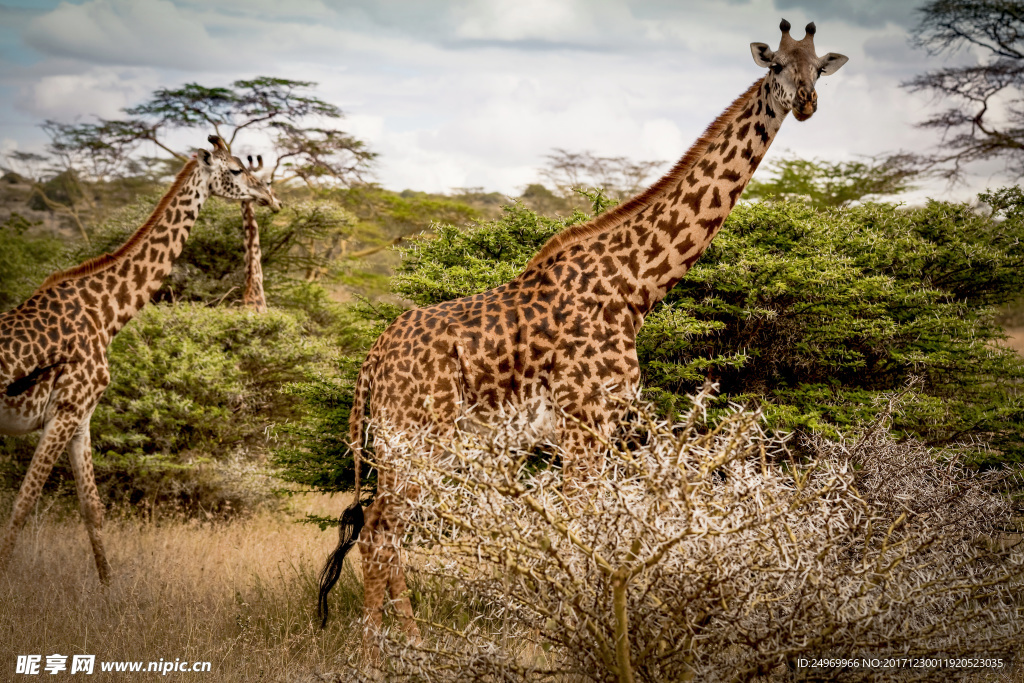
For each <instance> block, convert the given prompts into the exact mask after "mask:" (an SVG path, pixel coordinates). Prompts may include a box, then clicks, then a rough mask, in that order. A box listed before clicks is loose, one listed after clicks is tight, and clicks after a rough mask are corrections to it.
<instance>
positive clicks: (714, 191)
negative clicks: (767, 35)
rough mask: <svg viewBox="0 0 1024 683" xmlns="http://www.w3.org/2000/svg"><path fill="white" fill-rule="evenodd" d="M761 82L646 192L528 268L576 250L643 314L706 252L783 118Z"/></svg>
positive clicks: (570, 234) (559, 241) (567, 237)
mask: <svg viewBox="0 0 1024 683" xmlns="http://www.w3.org/2000/svg"><path fill="white" fill-rule="evenodd" d="M766 81H767V78H762V79H760V80H759V81H757V82H756V83H754V84H753V85H752V86H751V87H750V88H749V89H748V90H747V91H746V92H745V93H743V95H741V96H740V97H739V98H737V99H736V100H735V101H734V102H733V103H732V104H731V105H730V106H729V107H728V108H726V110H725V111H724V112H723V113H722V114H721V115H720V116H719V117H718V118H717V119H716V120H715V121H714V122H713V123H712V124H711V125H710V126H709V127H708V129H707V130H706V131H705V133H704V134H703V135H702V136H701V137H700V138H699V139H698V140H697V142H696V143H695V144H694V145H693V147H691V148H690V150H689V151H688V152H687V153H686V154H685V155H684V156H683V158H682V159H680V161H679V162H678V163H677V164H676V165H675V167H673V169H672V170H671V171H669V172H668V173H667V174H666V175H665V176H664V177H662V178H661V179H660V180H659V181H658V182H656V183H655V184H654V185H653V186H651V188H649V189H648V190H647V191H645V192H644V193H642V194H640V195H638V196H637V197H634V198H633V199H631V200H629V201H628V202H626V203H624V204H621V205H619V206H618V207H616V208H615V209H613V210H612V211H609V212H608V213H606V214H604V215H602V216H599V217H598V218H597V219H595V220H594V221H592V222H591V223H589V224H586V225H583V226H579V227H576V228H572V229H570V230H569V231H566V232H565V233H563V234H561V235H559V236H556V237H555V238H553V239H552V240H551V241H550V242H549V243H548V244H547V245H545V246H544V248H542V249H541V251H540V252H538V254H537V256H535V257H534V259H533V261H532V262H531V265H532V264H541V263H542V262H544V261H545V260H546V259H550V258H551V257H553V256H556V254H557V253H559V252H565V251H566V250H567V249H569V248H571V247H573V246H576V245H579V246H580V247H582V248H583V249H582V253H583V254H585V255H586V256H585V257H584V258H586V260H587V261H589V262H591V263H592V267H591V269H592V270H594V269H596V279H597V280H598V281H601V282H603V283H605V286H604V287H603V291H606V292H607V293H608V294H607V296H610V297H613V298H617V299H621V298H625V299H626V301H627V302H628V303H629V305H630V307H631V308H632V309H633V310H634V311H636V312H637V313H638V314H639V315H640V316H643V315H646V313H647V312H648V311H650V309H651V307H652V306H654V304H655V303H657V302H658V301H660V300H661V299H662V298H664V296H665V295H666V294H667V293H668V291H669V290H670V289H671V288H672V286H673V285H675V283H676V282H678V281H679V280H680V279H681V278H682V277H683V275H685V274H686V272H687V271H688V270H689V269H690V267H691V266H692V265H693V264H694V262H695V261H696V260H697V259H698V258H699V257H700V255H701V254H702V253H704V250H705V249H707V247H708V245H709V244H710V243H711V240H712V239H714V237H715V235H716V234H717V233H718V230H719V229H720V228H721V226H722V223H723V222H724V221H725V218H726V217H727V216H728V215H729V213H730V212H731V211H732V209H733V207H734V206H735V205H736V201H737V200H738V199H739V197H740V194H741V193H742V192H743V188H744V187H746V185H747V182H748V181H749V180H750V178H751V176H752V175H753V174H754V171H755V170H756V169H757V166H758V164H759V163H760V161H761V159H762V158H763V157H764V155H765V153H766V152H767V151H768V147H769V145H771V143H772V140H773V139H774V137H775V134H776V133H777V132H778V130H779V127H780V125H781V124H782V120H783V119H784V118H785V116H786V114H787V113H788V110H785V109H783V108H782V107H781V106H780V105H779V104H778V102H777V101H776V100H775V97H774V95H773V94H772V93H771V92H770V87H769V84H768V83H767V82H766ZM528 269H529V266H528Z"/></svg>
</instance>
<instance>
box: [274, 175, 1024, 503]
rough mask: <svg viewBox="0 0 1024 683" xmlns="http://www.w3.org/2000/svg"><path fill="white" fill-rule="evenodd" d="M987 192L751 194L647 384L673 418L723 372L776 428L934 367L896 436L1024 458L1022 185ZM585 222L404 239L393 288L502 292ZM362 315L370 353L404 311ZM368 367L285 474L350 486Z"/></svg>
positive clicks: (695, 272)
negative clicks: (1009, 325) (356, 408)
mask: <svg viewBox="0 0 1024 683" xmlns="http://www.w3.org/2000/svg"><path fill="white" fill-rule="evenodd" d="M982 199H983V200H985V201H987V202H988V203H989V204H990V205H991V206H992V207H993V212H992V213H990V214H987V215H986V214H981V213H978V212H977V211H975V210H973V209H972V208H971V207H970V206H969V205H967V204H956V203H948V202H931V203H929V204H928V205H927V206H925V207H921V208H914V209H905V208H901V207H899V206H895V205H890V204H867V205H863V206H860V207H857V208H852V209H833V210H816V209H814V208H812V207H811V206H809V205H807V204H804V203H796V202H789V203H787V202H765V203H758V204H741V205H740V206H738V207H737V208H736V210H735V211H734V212H733V213H732V215H731V216H730V218H729V219H728V221H727V223H726V225H725V227H724V229H723V230H722V232H721V234H720V235H719V236H718V237H717V238H716V240H715V241H714V242H713V243H712V245H711V248H709V249H708V251H707V252H706V253H705V254H704V255H703V256H702V258H701V259H700V260H699V261H698V262H697V264H696V265H695V267H694V268H693V269H692V270H691V271H690V273H689V274H688V275H687V277H685V278H684V279H683V280H682V281H681V282H680V283H679V284H678V285H677V286H676V287H675V288H674V289H673V290H672V291H671V292H670V293H669V295H668V296H667V297H666V299H665V300H664V302H662V303H661V304H659V305H658V306H656V307H655V309H654V310H653V311H652V312H651V313H650V315H649V316H648V317H647V319H646V321H645V323H644V326H643V327H642V328H641V330H640V334H639V338H638V354H639V357H640V362H641V370H642V381H643V386H644V388H645V391H646V394H647V396H648V397H650V398H652V399H654V400H655V401H656V402H657V404H658V405H659V406H660V408H661V409H662V410H663V411H665V412H666V413H672V412H674V411H675V410H676V409H677V408H678V407H680V406H683V405H686V403H685V400H684V397H685V396H686V395H687V394H689V393H693V392H694V390H695V389H697V388H698V387H699V385H700V384H701V383H702V382H704V381H705V380H706V379H707V378H709V377H710V378H712V379H715V380H716V381H718V382H719V383H720V385H721V391H722V395H721V396H722V397H721V402H720V405H723V404H724V403H725V402H726V401H740V402H754V403H759V404H761V405H762V406H763V407H764V409H765V411H766V413H767V415H768V418H769V421H770V424H771V425H773V426H774V427H775V428H777V429H780V430H804V431H807V432H817V433H822V434H826V435H829V436H835V435H836V434H837V433H841V432H845V431H847V430H849V429H851V428H853V427H855V426H857V425H861V424H864V423H865V422H866V421H867V420H870V419H871V418H873V417H874V416H875V415H876V414H877V413H878V411H879V410H881V408H882V405H881V403H880V400H881V398H882V397H883V396H884V395H886V394H888V393H890V392H892V391H894V390H899V389H902V388H904V387H905V386H906V384H907V383H908V382H910V381H911V380H912V379H913V378H919V381H917V383H916V384H915V387H916V389H915V391H914V392H912V393H911V395H910V396H909V397H908V398H907V399H906V405H905V406H904V408H903V411H902V413H901V414H900V415H898V416H896V417H895V418H894V429H895V431H896V433H897V434H900V433H902V434H907V435H914V436H916V437H918V438H920V439H921V440H923V441H925V442H926V443H927V444H930V445H939V444H942V445H949V444H958V443H962V444H973V445H974V446H986V447H988V449H986V448H985V447H982V448H977V449H974V450H973V455H974V457H975V458H977V459H978V460H980V461H984V462H999V461H1004V462H1005V461H1019V460H1021V459H1024V441H1022V439H1021V433H1022V427H1024V404H1022V401H1021V399H1020V396H1019V389H1020V387H1021V383H1022V380H1024V363H1022V361H1021V359H1020V358H1019V357H1018V356H1017V355H1016V354H1015V353H1013V352H1012V351H1010V350H1008V349H1006V348H1003V347H1001V346H1000V344H999V341H1000V339H1001V338H1002V331H1001V329H1000V327H999V326H998V324H997V323H996V321H995V318H994V307H996V306H999V305H1001V304H1003V303H1005V302H1006V301H1008V300H1010V299H1012V298H1013V297H1014V296H1016V295H1017V293H1019V292H1020V291H1021V290H1022V288H1024V262H1022V261H1024V246H1022V244H1024V197H1022V196H1021V193H1020V191H1019V190H1017V189H1016V188H1014V189H1010V190H1003V191H1000V192H997V193H992V194H989V195H984V196H983V197H982ZM584 218H585V217H584V216H583V215H582V214H578V213H577V214H574V215H573V216H572V217H570V218H569V219H567V220H565V221H559V220H552V219H547V218H543V217H541V216H538V215H536V214H535V213H533V212H532V211H529V210H528V209H526V208H524V207H522V206H514V207H510V208H508V209H507V210H506V213H505V215H504V216H503V217H502V218H501V219H499V220H496V221H491V222H487V223H483V224H480V225H478V226H476V227H473V228H467V229H460V228H454V227H450V226H441V227H438V228H437V229H436V230H435V232H436V233H437V235H438V237H437V239H434V240H429V241H427V240H424V241H416V242H413V243H412V244H411V246H410V247H408V248H406V249H404V250H403V251H404V259H403V262H402V265H401V267H400V269H399V272H398V273H397V274H396V276H395V278H394V280H393V289H394V291H395V292H396V293H398V294H400V295H402V296H403V297H405V298H407V299H409V300H411V301H413V302H414V303H416V304H417V305H421V306H426V305H430V304H434V303H438V302H440V301H444V300H447V299H451V298H455V297H460V296H466V295H470V294H474V293H477V292H480V291H483V290H486V289H488V288H490V287H493V286H495V285H498V284H500V283H502V282H505V281H507V280H508V279H510V278H512V277H514V276H515V275H516V274H517V273H518V272H520V270H521V269H522V267H523V266H524V265H525V263H526V262H527V261H528V260H529V258H530V256H531V255H532V254H533V253H534V252H535V251H536V250H537V249H538V248H539V247H540V245H542V244H543V243H544V242H545V241H546V240H547V239H548V238H549V237H550V236H551V235H553V234H555V233H556V232H558V231H559V230H561V229H563V228H564V227H565V226H567V225H570V224H573V223H576V222H579V221H581V220H583V219H584ZM364 312H365V313H366V314H367V315H368V316H370V317H374V316H375V317H376V319H377V320H376V323H377V324H376V325H375V326H374V327H373V328H372V333H371V335H370V336H369V337H368V338H367V340H366V343H365V346H366V347H367V348H368V347H369V344H370V343H371V342H372V338H373V337H374V336H375V335H376V334H379V333H380V332H381V331H382V330H383V329H384V327H385V326H386V325H387V324H388V323H389V322H390V321H391V320H393V319H394V318H395V317H397V315H398V314H399V313H400V312H401V309H400V308H397V307H390V308H389V307H381V306H378V307H377V308H371V307H365V308H364ZM354 368H355V365H352V366H351V369H349V370H348V371H347V372H346V373H345V375H344V377H343V378H342V380H340V381H338V382H334V383H331V382H328V381H325V382H324V383H321V384H319V385H317V386H316V387H308V386H307V387H306V390H305V393H304V395H305V396H306V398H307V400H308V401H309V403H310V406H311V418H310V419H312V420H314V421H319V422H318V423H317V424H318V425H319V426H320V427H322V428H323V430H325V431H329V432H330V433H331V435H330V436H329V437H327V438H324V437H318V438H319V441H318V442H317V445H316V449H315V455H316V457H315V460H316V462H313V460H314V459H312V458H311V461H307V462H304V463H303V464H302V469H301V471H299V470H292V471H289V472H287V476H289V477H294V478H296V479H297V480H302V481H305V482H308V483H313V484H316V485H322V486H324V488H327V489H338V488H342V487H343V486H342V484H341V482H345V485H347V482H348V478H347V476H343V473H347V472H349V471H350V460H349V458H350V456H349V454H348V452H347V448H346V447H345V435H346V433H347V427H346V425H347V414H348V410H349V409H350V403H351V395H350V394H351V379H352V377H353V376H354ZM313 450H314V449H311V451H313ZM283 464H285V465H286V467H294V463H283ZM325 472H329V473H330V474H329V476H328V475H327V474H325Z"/></svg>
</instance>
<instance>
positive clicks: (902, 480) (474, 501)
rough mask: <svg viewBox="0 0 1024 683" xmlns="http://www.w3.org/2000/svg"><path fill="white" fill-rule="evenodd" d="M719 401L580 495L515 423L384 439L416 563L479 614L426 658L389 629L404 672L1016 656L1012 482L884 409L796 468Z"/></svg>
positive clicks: (747, 419) (633, 439)
mask: <svg viewBox="0 0 1024 683" xmlns="http://www.w3.org/2000/svg"><path fill="white" fill-rule="evenodd" d="M708 398H709V395H708V393H707V391H705V392H702V393H701V394H700V395H698V396H697V397H695V399H694V404H693V407H692V409H691V411H690V412H689V413H688V414H687V415H685V416H684V419H683V421H682V422H681V423H678V424H669V423H665V422H663V421H660V420H659V419H658V418H657V417H656V416H655V414H654V412H653V411H652V410H651V409H650V408H648V407H646V406H643V405H642V404H641V405H640V406H639V408H636V409H635V410H634V411H633V412H632V417H631V418H630V420H629V421H628V422H627V423H626V424H625V425H624V432H623V433H622V436H621V439H620V441H618V442H617V443H618V445H617V446H615V447H613V448H611V449H610V450H609V452H608V454H607V455H606V459H605V462H606V463H607V464H606V467H605V469H604V471H603V472H602V473H601V474H600V476H597V477H595V478H594V479H593V480H592V481H590V482H589V483H588V485H587V486H585V487H583V488H580V489H574V490H573V491H572V492H571V493H567V492H566V491H565V490H564V489H563V486H562V483H563V482H562V478H561V472H560V470H559V469H557V468H555V467H550V466H548V465H547V464H546V463H547V458H538V457H536V456H535V454H534V453H532V452H530V451H524V450H521V449H518V448H516V447H514V444H515V443H516V439H514V438H508V437H509V436H510V435H509V434H508V432H507V429H508V428H509V427H508V426H507V425H505V426H503V425H497V426H496V427H495V428H494V429H492V430H489V431H485V432H484V433H467V432H460V433H458V434H457V435H455V437H453V438H451V439H444V440H438V439H436V438H434V436H432V435H431V434H429V433H427V434H422V435H417V436H415V437H413V438H408V437H405V436H403V437H401V438H398V437H395V436H393V435H391V436H384V435H382V436H384V438H387V439H388V441H389V443H390V444H391V447H390V448H388V449H387V450H388V468H389V469H390V470H391V471H392V473H393V474H394V476H395V477H396V479H397V480H399V481H403V482H406V483H407V485H408V486H409V489H408V490H418V495H417V496H416V497H415V498H411V499H409V500H408V502H407V503H406V505H405V507H404V514H405V516H406V518H407V525H408V528H409V529H410V532H409V534H410V538H408V539H407V540H406V547H407V548H408V553H409V555H410V558H409V566H410V567H411V568H415V569H417V570H418V571H419V573H420V575H421V580H429V581H439V582H442V584H443V585H445V586H447V587H448V590H450V591H452V592H453V593H455V594H456V595H458V596H459V599H460V600H462V601H464V603H465V606H464V607H463V608H462V616H461V618H458V619H457V618H454V617H452V618H449V619H448V620H447V621H445V620H444V619H440V618H432V619H424V620H423V621H422V623H421V627H423V628H424V632H425V634H426V640H425V643H424V644H423V645H421V646H412V645H407V644H403V643H400V642H398V641H397V640H395V639H391V638H388V637H387V635H386V634H385V636H384V640H385V641H386V642H385V647H386V650H387V654H388V660H387V664H386V665H385V666H387V667H388V669H389V674H390V675H391V676H393V677H395V678H396V679H398V678H402V677H404V678H407V679H413V680H431V681H438V680H473V679H479V678H486V679H487V680H562V679H563V677H565V676H581V677H583V678H584V679H587V680H596V681H607V680H618V681H664V680H689V679H695V680H724V679H728V680H747V679H750V678H755V677H758V676H765V675H768V674H770V673H778V672H784V671H786V670H787V668H788V669H793V668H794V667H795V666H796V662H797V659H798V658H799V657H845V658H856V657H885V656H917V657H919V656H943V657H954V656H960V655H970V656H982V655H991V656H1002V657H1004V658H1005V659H1006V661H1009V659H1010V658H1011V657H1012V654H1013V652H1014V651H1015V647H1016V645H1015V643H1018V642H1019V639H1020V637H1021V634H1022V621H1021V606H1022V604H1024V603H1022V602H1021V597H1022V592H1021V591H1022V587H1024V585H1022V584H1024V571H1022V570H1024V566H1022V565H1024V554H1022V552H1021V549H1020V548H1019V547H1017V546H1014V545H1012V544H1011V543H1010V541H1009V539H1010V538H1011V537H1010V536H1009V535H1008V534H1007V533H1006V529H1005V527H1006V526H1007V525H1008V524H1009V520H1010V519H1011V514H1010V509H1009V507H1008V505H1007V504H1006V503H1005V502H1004V499H1003V498H1002V497H1001V496H1000V495H999V493H998V491H997V488H998V486H997V485H998V481H997V479H998V476H999V475H997V474H988V475H978V474H976V473H973V472H971V471H968V470H966V469H964V468H963V467H961V466H960V465H958V464H957V463H956V462H954V461H952V460H949V461H946V462H944V461H943V459H942V458H941V457H936V456H937V454H935V453H930V452H929V451H928V450H927V449H925V448H923V447H922V446H920V445H919V444H917V443H914V442H912V441H903V442H897V441H895V440H894V439H893V438H892V437H891V436H890V435H889V432H888V429H887V423H886V418H883V419H882V420H881V421H880V422H879V423H877V424H875V425H873V426H872V427H871V428H870V429H868V430H867V431H866V432H865V434H864V435H863V436H862V437H861V438H859V439H857V440H854V441H850V442H843V443H837V442H830V441H826V440H823V439H816V440H807V441H806V443H801V444H800V451H801V452H802V453H804V454H807V453H810V454H811V456H810V457H806V455H805V456H804V457H802V458H797V457H795V456H794V455H793V454H792V452H791V449H790V448H789V447H788V445H787V443H786V442H785V440H783V439H779V438H777V437H774V436H771V435H768V434H766V433H765V431H764V430H763V428H762V422H761V420H760V416H759V415H758V414H757V413H756V412H750V411H747V410H742V409H739V408H735V409H733V410H732V411H731V412H729V413H728V414H727V415H725V416H724V417H721V418H718V419H716V420H714V421H711V422H708V421H707V420H706V419H705V412H704V411H705V408H706V405H707V401H708ZM509 424H510V425H511V424H512V423H511V422H510V423H509ZM382 431H383V430H380V431H379V433H381V432H382ZM399 442H401V443H399ZM423 577H430V578H423ZM892 673H899V674H906V675H908V676H913V677H917V678H929V677H934V678H938V679H943V680H945V679H948V677H949V676H950V675H951V672H950V671H949V670H934V669H914V670H901V671H899V672H892ZM819 674H821V675H826V674H827V675H828V676H829V677H840V678H843V677H845V678H846V679H851V680H855V679H860V678H870V677H871V676H873V675H877V674H878V671H877V670H875V671H873V672H872V670H870V669H861V668H851V669H847V670H845V671H844V670H836V671H831V672H825V671H820V672H819ZM572 680H578V679H576V678H572Z"/></svg>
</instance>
